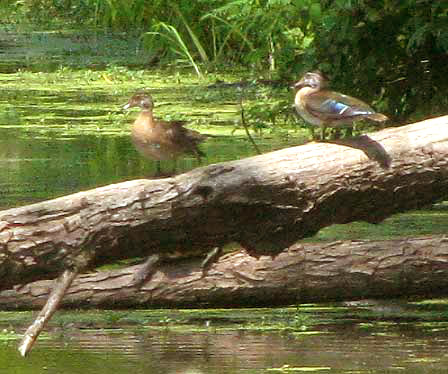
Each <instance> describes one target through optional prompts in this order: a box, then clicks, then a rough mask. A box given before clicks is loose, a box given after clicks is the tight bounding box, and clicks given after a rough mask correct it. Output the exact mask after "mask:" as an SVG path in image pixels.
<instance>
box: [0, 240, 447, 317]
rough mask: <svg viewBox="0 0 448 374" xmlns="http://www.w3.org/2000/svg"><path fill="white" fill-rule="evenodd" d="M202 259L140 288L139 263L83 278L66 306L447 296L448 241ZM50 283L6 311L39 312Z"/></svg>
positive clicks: (4, 302) (3, 302)
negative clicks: (204, 263) (205, 265)
mask: <svg viewBox="0 0 448 374" xmlns="http://www.w3.org/2000/svg"><path fill="white" fill-rule="evenodd" d="M199 263H200V261H198V260H194V259H186V260H184V261H182V262H176V263H175V264H174V263H166V264H163V265H162V266H161V267H160V268H159V270H158V271H157V272H156V273H155V274H154V276H153V278H152V279H151V280H150V281H148V282H147V283H146V284H144V285H143V287H141V288H140V289H136V288H135V287H132V286H130V281H131V279H132V276H133V274H134V273H135V272H136V271H137V270H138V268H139V265H137V266H131V267H128V268H125V269H121V270H114V271H107V272H99V273H92V274H84V275H82V276H80V277H78V279H76V280H75V281H74V282H73V284H72V287H71V288H70V289H69V291H68V293H67V294H66V296H65V298H64V300H63V302H62V304H61V305H62V306H63V307H66V308H70V307H71V308H78V307H87V308H92V307H95V308H124V307H140V308H145V307H165V308H166V307H200V306H207V307H223V306H225V307H229V306H239V307H241V306H276V305H285V304H292V303H307V302H322V301H330V300H332V301H333V300H350V299H362V298H374V297H383V298H391V297H397V296H420V297H424V296H427V295H432V296H434V295H447V293H448V291H447V290H448V238H447V237H442V236H438V237H424V238H413V239H397V240H390V241H347V242H335V243H329V244H324V245H322V244H301V245H294V246H292V247H290V248H289V250H287V251H284V252H282V253H281V254H280V255H278V256H276V257H275V258H274V259H272V258H271V257H270V256H261V257H259V258H258V259H256V258H254V257H253V256H250V255H248V254H247V253H246V252H245V251H239V252H236V253H231V254H228V255H226V256H224V257H223V258H221V259H220V261H219V262H218V263H216V264H214V265H213V266H212V268H211V269H210V270H209V272H208V273H207V274H206V276H202V271H201V269H200V266H199ZM52 285H53V283H52V281H38V282H35V283H32V284H29V285H26V286H24V287H21V288H17V289H15V290H8V291H3V292H1V293H0V308H1V309H34V308H41V307H42V305H43V304H44V303H45V302H46V300H47V297H48V294H49V292H50V291H51V288H52Z"/></svg>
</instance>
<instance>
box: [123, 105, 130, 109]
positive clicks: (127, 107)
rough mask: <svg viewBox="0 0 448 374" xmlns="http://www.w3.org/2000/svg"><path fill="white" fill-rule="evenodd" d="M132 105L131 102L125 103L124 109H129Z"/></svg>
mask: <svg viewBox="0 0 448 374" xmlns="http://www.w3.org/2000/svg"><path fill="white" fill-rule="evenodd" d="M130 107H131V104H129V103H127V104H125V105H123V109H124V110H127V109H129V108H130Z"/></svg>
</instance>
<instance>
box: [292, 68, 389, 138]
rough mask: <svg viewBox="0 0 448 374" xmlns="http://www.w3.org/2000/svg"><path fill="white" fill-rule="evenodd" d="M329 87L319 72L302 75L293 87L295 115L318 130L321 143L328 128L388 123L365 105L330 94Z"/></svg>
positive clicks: (385, 117)
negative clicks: (356, 124)
mask: <svg viewBox="0 0 448 374" xmlns="http://www.w3.org/2000/svg"><path fill="white" fill-rule="evenodd" d="M328 86H329V80H328V78H327V77H326V76H325V75H324V74H323V73H322V72H321V71H319V70H315V71H312V72H307V73H305V74H304V75H303V77H302V78H301V79H300V80H299V81H298V82H297V83H295V84H294V85H293V88H294V89H295V90H296V94H295V99H294V106H295V109H296V111H297V113H298V114H299V115H300V116H301V117H302V118H303V119H304V120H305V121H306V122H308V123H310V124H311V125H313V126H317V127H320V128H321V140H325V130H326V128H327V127H336V128H338V127H351V126H353V123H354V122H355V121H358V120H364V119H366V120H370V121H374V122H380V123H383V122H385V121H387V120H388V117H387V116H385V115H384V114H382V113H378V112H375V110H373V109H372V107H370V106H369V105H368V104H366V103H365V102H363V101H361V100H359V99H357V98H355V97H351V96H348V95H344V94H342V93H340V92H336V91H331V90H329V89H328V88H327V87H328Z"/></svg>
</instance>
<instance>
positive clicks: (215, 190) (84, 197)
mask: <svg viewBox="0 0 448 374" xmlns="http://www.w3.org/2000/svg"><path fill="white" fill-rule="evenodd" d="M447 155H448V116H445V117H440V118H435V119H432V120H427V121H423V122H420V123H416V124H412V125H408V126H403V127H399V128H389V129H385V130H382V131H379V132H376V133H374V134H369V135H368V136H361V137H358V138H351V139H347V140H344V141H338V142H318V143H316V142H312V143H308V144H306V145H304V146H299V147H293V148H288V149H283V150H280V151H276V152H271V153H268V154H264V155H260V156H256V157H251V158H247V159H243V160H239V161H232V162H226V163H221V164H216V165H209V166H207V167H203V168H198V169H195V170H193V171H191V172H189V173H186V174H182V175H179V176H176V177H174V178H166V179H161V180H135V181H129V182H124V183H119V184H115V185H110V186H106V187H102V188H97V189H94V190H90V191H86V192H80V193H77V194H73V195H69V196H65V197H62V198H58V199H54V200H50V201H45V202H42V203H38V204H33V205H29V206H25V207H21V208H15V209H10V210H6V211H3V212H0V277H1V279H2V282H1V284H0V289H9V288H11V287H12V286H14V285H16V284H25V283H28V282H31V281H35V280H39V279H48V278H55V277H57V276H58V275H59V274H61V273H62V271H63V269H66V268H76V269H89V268H94V267H95V266H98V265H102V264H105V263H111V262H115V261H117V260H119V259H124V258H131V257H136V256H147V255H150V254H154V253H156V254H160V255H163V256H167V257H169V256H178V255H179V254H181V255H184V256H187V257H191V256H193V255H194V254H198V253H199V254H202V255H205V254H206V253H208V252H209V251H210V249H212V248H214V247H216V246H223V245H225V244H226V243H229V242H238V243H240V244H241V245H242V247H243V248H245V249H246V250H247V251H248V253H249V254H251V255H256V256H262V255H272V256H275V255H277V254H279V253H280V252H282V251H283V250H284V249H285V248H287V247H289V246H291V245H292V244H293V243H295V242H296V241H298V240H299V239H301V238H304V237H306V236H310V235H313V234H314V233H316V232H317V231H318V230H319V229H321V228H323V227H325V226H328V225H331V224H333V223H348V222H351V221H356V220H365V221H368V222H373V223H376V222H380V221H381V220H383V219H384V218H386V217H388V216H389V215H391V214H393V213H397V212H401V211H405V210H408V209H413V208H418V207H421V206H424V205H427V204H429V203H432V202H434V201H436V200H439V199H442V198H444V197H446V196H447V195H448V183H447V182H448V156H447Z"/></svg>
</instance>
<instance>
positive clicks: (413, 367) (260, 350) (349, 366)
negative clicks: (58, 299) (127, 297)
mask: <svg viewBox="0 0 448 374" xmlns="http://www.w3.org/2000/svg"><path fill="white" fill-rule="evenodd" d="M321 330H323V331H321V332H323V334H319V335H298V334H295V333H292V332H289V333H281V332H279V331H277V332H276V331H274V332H262V333H261V332H260V333H256V332H250V331H243V330H238V329H237V328H235V329H233V330H228V329H226V330H220V329H215V328H214V327H213V326H212V327H210V328H208V330H207V331H200V332H194V333H191V332H176V331H172V330H162V331H160V330H151V329H150V328H149V329H148V330H143V331H142V330H133V331H132V330H128V329H126V330H121V329H116V330H77V329H73V330H69V332H66V333H64V334H61V335H60V336H59V338H58V339H57V338H56V337H57V335H58V334H60V333H61V332H53V333H52V336H53V338H56V339H51V340H41V341H40V342H39V344H38V345H37V346H36V348H35V350H34V351H33V352H32V354H31V356H30V358H29V359H27V360H23V359H21V358H19V357H17V354H16V352H15V351H14V350H13V348H14V347H13V346H12V345H8V344H6V345H4V347H2V349H1V352H2V353H0V364H1V367H2V368H4V369H5V370H12V371H5V373H6V372H8V373H14V372H17V373H18V372H20V373H27V372H33V373H37V372H39V370H35V369H36V368H41V369H42V368H44V367H45V368H46V369H45V370H43V369H42V371H41V372H46V373H48V372H50V373H61V372H63V373H81V372H82V373H83V374H89V373H95V374H102V373H111V372H120V373H128V372H132V373H135V374H140V373H142V374H143V373H145V374H149V373H157V374H160V373H185V374H186V373H241V372H246V373H268V372H273V371H272V369H275V368H281V367H285V365H288V366H289V367H290V368H294V367H296V368H321V369H320V370H316V371H315V372H318V373H366V374H367V373H370V374H371V373H382V374H383V373H393V372H405V373H408V374H411V373H412V374H418V373H446V367H447V365H448V355H447V354H446V352H447V349H448V334H447V326H446V325H445V327H444V328H442V329H441V330H440V331H439V332H437V333H435V334H434V333H433V332H431V333H429V332H428V331H426V330H425V328H424V327H418V326H416V325H413V324H408V323H403V324H381V323H379V324H378V325H376V326H375V327H371V328H369V329H368V330H367V329H365V328H364V327H363V325H362V324H358V323H352V324H343V325H327V326H325V327H322V328H321ZM32 367H33V370H34V371H31V369H32ZM14 370H15V371H14ZM48 370H50V371H48ZM2 372H3V371H2V369H0V373H2ZM279 372H280V371H279ZM299 372H300V371H299Z"/></svg>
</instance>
